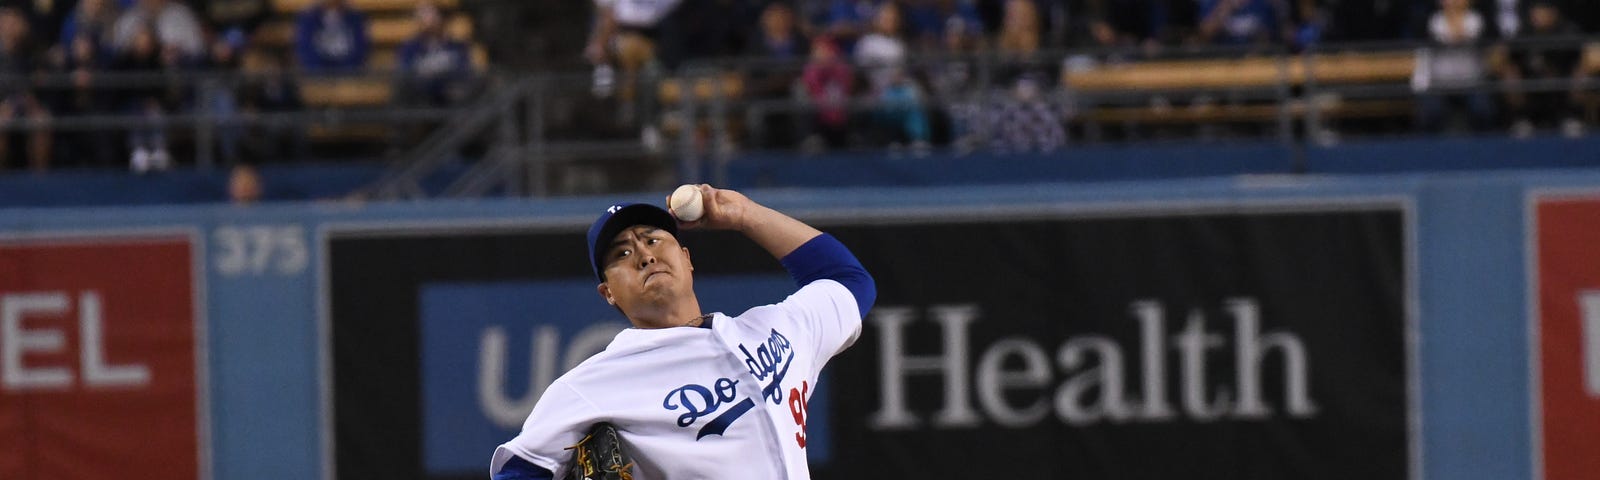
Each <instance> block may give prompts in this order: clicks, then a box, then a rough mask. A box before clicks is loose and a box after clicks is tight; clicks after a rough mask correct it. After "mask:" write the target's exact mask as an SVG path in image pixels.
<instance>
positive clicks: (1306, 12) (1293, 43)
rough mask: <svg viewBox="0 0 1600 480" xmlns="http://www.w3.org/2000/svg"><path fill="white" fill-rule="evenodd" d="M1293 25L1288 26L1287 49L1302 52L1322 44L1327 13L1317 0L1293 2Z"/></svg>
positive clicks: (1326, 27) (1326, 26) (1326, 25)
mask: <svg viewBox="0 0 1600 480" xmlns="http://www.w3.org/2000/svg"><path fill="white" fill-rule="evenodd" d="M1292 5H1294V8H1293V10H1294V15H1293V16H1294V18H1295V23H1294V24H1291V25H1290V26H1289V29H1290V30H1291V32H1290V34H1289V47H1290V48H1291V49H1293V51H1295V52H1303V51H1305V50H1306V49H1308V48H1312V47H1314V46H1316V45H1317V44H1320V43H1322V40H1323V37H1325V36H1326V35H1327V32H1328V12H1327V9H1326V8H1325V7H1324V6H1323V5H1320V4H1319V2H1318V1H1317V0H1295V1H1294V3H1293V4H1292Z"/></svg>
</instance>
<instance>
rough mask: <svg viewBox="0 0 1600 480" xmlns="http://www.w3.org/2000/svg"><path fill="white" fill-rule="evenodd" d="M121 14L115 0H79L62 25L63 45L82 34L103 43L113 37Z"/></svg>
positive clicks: (69, 43) (97, 42)
mask: <svg viewBox="0 0 1600 480" xmlns="http://www.w3.org/2000/svg"><path fill="white" fill-rule="evenodd" d="M121 16H122V10H121V9H119V8H118V7H117V3H116V1H115V0H79V1H78V6H77V7H76V8H73V9H72V13H71V14H69V15H68V16H67V19H66V21H65V22H63V23H62V25H61V45H63V46H66V45H71V44H72V42H73V41H75V40H76V39H77V38H78V37H79V36H80V35H82V34H87V35H88V36H89V37H88V38H90V39H92V41H93V42H94V43H96V44H101V43H103V42H105V41H106V39H109V38H112V32H113V27H115V26H116V23H117V19H118V18H121ZM100 48H104V45H101V47H100Z"/></svg>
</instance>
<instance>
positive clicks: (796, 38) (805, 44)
mask: <svg viewBox="0 0 1600 480" xmlns="http://www.w3.org/2000/svg"><path fill="white" fill-rule="evenodd" d="M756 30H757V31H756V33H755V34H753V35H751V41H750V42H748V43H747V44H746V47H747V48H746V50H745V54H746V55H750V56H755V57H763V58H768V59H772V60H783V61H799V60H802V59H805V58H806V57H807V56H808V55H809V50H810V49H811V42H809V41H807V40H806V36H805V34H804V33H802V32H801V31H800V25H799V24H798V23H797V22H795V18H794V7H791V6H789V4H787V3H784V2H772V3H770V4H767V7H766V8H765V9H762V11H761V22H760V24H759V25H758V28H757V29H756ZM785 83H786V84H785V85H784V86H783V88H784V89H787V88H788V85H787V82H785Z"/></svg>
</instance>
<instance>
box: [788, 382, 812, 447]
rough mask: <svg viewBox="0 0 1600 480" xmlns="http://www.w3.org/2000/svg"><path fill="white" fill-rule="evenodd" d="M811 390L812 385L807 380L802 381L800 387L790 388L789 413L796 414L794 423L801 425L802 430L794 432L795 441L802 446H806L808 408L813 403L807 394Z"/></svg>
mask: <svg viewBox="0 0 1600 480" xmlns="http://www.w3.org/2000/svg"><path fill="white" fill-rule="evenodd" d="M810 391H811V385H809V384H808V383H807V382H800V388H798V389H796V388H791V389H789V414H791V415H794V424H795V425H799V426H800V431H798V432H795V434H794V441H795V443H798V444H800V448H806V410H807V408H809V406H810V404H811V400H810V399H808V398H806V395H807V394H808V393H810Z"/></svg>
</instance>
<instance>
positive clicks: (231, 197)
mask: <svg viewBox="0 0 1600 480" xmlns="http://www.w3.org/2000/svg"><path fill="white" fill-rule="evenodd" d="M262 190H263V189H262V185H261V172H259V171H256V167H255V166H252V165H250V164H245V163H241V164H237V165H234V166H233V169H231V170H229V171H228V202H229V203H232V204H234V205H241V206H248V205H254V204H256V203H259V202H261V194H262Z"/></svg>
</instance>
